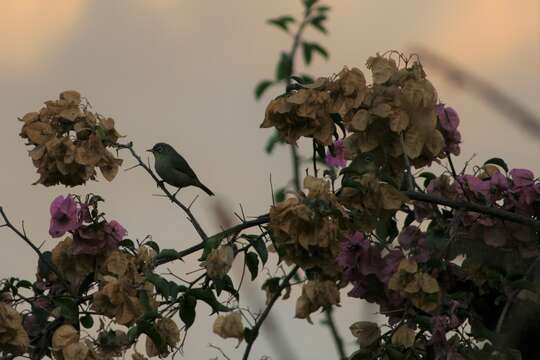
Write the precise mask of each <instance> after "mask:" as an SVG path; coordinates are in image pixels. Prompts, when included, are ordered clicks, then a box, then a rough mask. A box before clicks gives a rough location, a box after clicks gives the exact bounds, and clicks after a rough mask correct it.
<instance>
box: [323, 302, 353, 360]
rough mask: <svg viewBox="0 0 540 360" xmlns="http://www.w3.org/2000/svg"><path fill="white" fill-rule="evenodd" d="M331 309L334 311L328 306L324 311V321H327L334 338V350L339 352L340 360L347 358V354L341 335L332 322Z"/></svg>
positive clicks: (332, 309)
mask: <svg viewBox="0 0 540 360" xmlns="http://www.w3.org/2000/svg"><path fill="white" fill-rule="evenodd" d="M333 311H334V308H332V307H329V308H327V309H326V310H325V311H324V314H325V316H326V322H327V323H328V327H329V328H330V332H331V333H332V338H333V339H334V344H335V345H336V350H337V352H338V353H339V358H340V360H345V359H346V358H347V355H346V354H345V347H344V345H343V339H342V338H341V335H339V332H338V329H337V327H336V324H335V322H334V317H333V316H332V313H333Z"/></svg>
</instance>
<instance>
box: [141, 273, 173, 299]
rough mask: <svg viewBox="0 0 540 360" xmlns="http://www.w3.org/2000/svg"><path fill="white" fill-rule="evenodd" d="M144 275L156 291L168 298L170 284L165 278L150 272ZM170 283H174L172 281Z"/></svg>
mask: <svg viewBox="0 0 540 360" xmlns="http://www.w3.org/2000/svg"><path fill="white" fill-rule="evenodd" d="M144 277H145V278H146V280H148V281H149V282H150V283H152V284H153V285H154V286H155V287H156V291H157V293H158V294H160V295H161V296H163V297H164V298H165V299H168V298H169V297H170V296H171V291H170V287H171V286H170V284H169V281H168V280H167V279H165V278H163V277H161V276H159V275H158V274H155V273H152V272H147V273H145V274H144ZM172 284H173V285H176V284H174V283H172Z"/></svg>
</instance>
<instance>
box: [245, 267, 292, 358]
mask: <svg viewBox="0 0 540 360" xmlns="http://www.w3.org/2000/svg"><path fill="white" fill-rule="evenodd" d="M299 268H300V266H298V265H297V266H295V267H294V268H293V269H292V270H291V272H289V274H287V276H286V277H285V278H284V279H283V281H282V283H281V284H280V285H279V287H278V288H277V291H276V292H275V293H274V295H272V298H271V299H270V301H269V302H268V305H266V308H265V309H264V311H263V313H262V314H261V316H260V317H259V318H258V319H257V322H256V323H255V325H254V326H253V328H251V331H252V336H251V338H250V339H249V340H248V339H246V342H247V346H246V350H245V352H244V356H243V357H242V360H247V359H248V358H249V352H250V351H251V348H252V347H253V343H254V342H255V340H257V337H258V336H259V329H260V328H261V325H262V324H263V322H264V320H265V319H266V317H267V316H268V314H270V310H272V307H273V306H274V304H275V303H276V301H277V299H279V297H280V296H281V292H282V291H283V289H285V288H286V287H287V286H289V281H290V280H291V278H292V277H293V276H294V275H295V274H296V272H297V271H298V269H299Z"/></svg>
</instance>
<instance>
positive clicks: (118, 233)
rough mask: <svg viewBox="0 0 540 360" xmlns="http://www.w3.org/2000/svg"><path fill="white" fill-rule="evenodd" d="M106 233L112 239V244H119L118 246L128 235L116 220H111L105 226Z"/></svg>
mask: <svg viewBox="0 0 540 360" xmlns="http://www.w3.org/2000/svg"><path fill="white" fill-rule="evenodd" d="M105 232H106V233H107V234H108V235H109V236H110V237H111V238H112V239H110V240H111V243H117V245H116V246H118V243H120V241H122V239H123V238H124V236H126V234H127V230H126V229H125V228H124V227H123V226H122V225H120V223H119V222H118V221H116V220H111V221H109V223H108V224H106V225H105Z"/></svg>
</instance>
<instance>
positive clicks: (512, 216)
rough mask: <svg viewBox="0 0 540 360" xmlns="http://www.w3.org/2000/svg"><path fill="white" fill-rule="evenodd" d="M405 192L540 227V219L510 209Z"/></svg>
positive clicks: (430, 200) (431, 200) (442, 203)
mask: <svg viewBox="0 0 540 360" xmlns="http://www.w3.org/2000/svg"><path fill="white" fill-rule="evenodd" d="M403 193H404V194H405V195H407V196H408V197H409V199H412V200H418V201H423V202H427V203H430V204H435V205H443V206H448V207H451V208H453V209H462V210H468V211H473V212H477V213H481V214H486V215H490V216H493V217H495V218H498V219H502V220H508V221H512V222H515V223H518V224H523V225H527V226H530V227H533V228H535V229H540V221H538V220H536V219H534V218H532V217H527V216H523V215H519V214H516V213H513V212H510V211H506V210H503V209H499V208H495V207H492V206H485V205H479V204H475V203H472V202H468V201H462V200H449V199H445V198H443V197H440V196H434V195H429V194H424V193H421V192H417V191H404V192H403Z"/></svg>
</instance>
